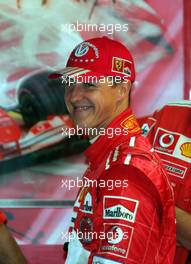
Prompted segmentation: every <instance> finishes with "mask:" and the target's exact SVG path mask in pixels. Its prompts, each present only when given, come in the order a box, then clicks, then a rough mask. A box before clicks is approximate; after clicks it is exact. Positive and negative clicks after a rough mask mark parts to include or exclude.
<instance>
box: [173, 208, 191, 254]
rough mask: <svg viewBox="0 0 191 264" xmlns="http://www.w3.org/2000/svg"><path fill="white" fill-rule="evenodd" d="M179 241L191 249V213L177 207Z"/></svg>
mask: <svg viewBox="0 0 191 264" xmlns="http://www.w3.org/2000/svg"><path fill="white" fill-rule="evenodd" d="M176 222H177V223H176V228H177V242H178V244H180V245H181V246H183V247H185V248H187V249H188V250H191V214H190V213H187V212H185V211H184V210H182V209H180V208H178V207H176Z"/></svg>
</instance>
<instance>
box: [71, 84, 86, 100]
mask: <svg viewBox="0 0 191 264" xmlns="http://www.w3.org/2000/svg"><path fill="white" fill-rule="evenodd" d="M83 95H84V89H83V87H82V86H81V85H80V84H77V85H75V87H73V88H71V93H70V100H71V102H72V103H74V102H76V101H80V100H81V99H82V97H83Z"/></svg>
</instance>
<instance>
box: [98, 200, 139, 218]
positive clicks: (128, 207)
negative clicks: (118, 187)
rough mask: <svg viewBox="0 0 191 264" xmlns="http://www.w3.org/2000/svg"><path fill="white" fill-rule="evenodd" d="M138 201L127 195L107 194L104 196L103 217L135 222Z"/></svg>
mask: <svg viewBox="0 0 191 264" xmlns="http://www.w3.org/2000/svg"><path fill="white" fill-rule="evenodd" d="M138 203H139V202H138V201H137V200H133V199H130V198H126V197H119V196H106V197H104V211H103V218H105V219H121V220H125V221H128V222H132V223H134V222H135V217H136V212H137V208H138Z"/></svg>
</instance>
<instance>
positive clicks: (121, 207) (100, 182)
mask: <svg viewBox="0 0 191 264" xmlns="http://www.w3.org/2000/svg"><path fill="white" fill-rule="evenodd" d="M117 127H118V128H121V127H126V128H127V130H128V132H129V133H128V135H119V136H117V135H114V137H112V138H108V135H105V136H100V137H99V138H98V139H97V140H96V142H95V143H94V144H92V145H91V146H90V147H89V149H88V150H87V151H86V156H87V158H88V160H89V162H90V167H89V169H88V170H87V171H86V173H85V175H84V178H83V179H84V185H83V187H82V188H81V190H80V191H79V194H78V197H77V200H76V203H75V206H74V217H73V219H72V223H71V227H70V232H73V233H70V234H75V233H74V231H75V232H76V234H77V233H78V232H81V233H82V235H83V236H82V239H81V240H80V243H78V244H77V246H76V244H75V243H76V242H75V241H74V240H71V241H70V243H69V251H68V258H67V262H66V264H70V263H73V264H75V263H78V262H75V261H74V260H72V255H74V254H75V252H77V253H76V254H78V258H80V259H81V260H82V261H81V263H84V264H85V263H88V264H90V263H94V262H95V263H104V264H105V263H112V264H115V263H116V264H118V263H123V264H127V263H128V264H130V263H132V264H133V263H144V264H149V263H152V264H154V263H157V264H170V263H172V261H173V258H174V252H175V247H176V238H175V216H174V202H173V195H172V190H171V188H170V186H169V184H168V180H167V177H166V174H165V173H164V170H163V168H162V166H161V165H160V161H159V160H158V157H157V156H156V155H155V154H153V153H152V150H151V151H150V149H151V147H150V145H149V144H148V141H147V140H146V139H145V138H143V137H142V136H140V128H139V127H138V125H137V122H136V119H135V118H134V116H133V115H132V114H131V111H130V110H127V111H125V112H123V113H122V114H121V115H120V116H118V117H117V118H116V119H115V120H114V121H113V122H112V123H111V124H110V126H109V127H108V128H117ZM87 179H88V180H92V181H93V182H94V184H91V182H89V186H88V185H87V183H88V181H87ZM85 183H86V186H85ZM111 183H113V184H114V185H113V188H110V187H111V186H110V187H109V186H108V184H111ZM96 184H97V185H96ZM116 184H117V185H116ZM73 226H74V228H73ZM92 232H95V233H96V235H97V236H98V237H96V236H94V237H93V238H91V237H90V239H89V240H88V239H84V237H85V236H86V237H87V236H88V234H89V235H90V234H91V233H92ZM110 232H112V234H113V233H114V234H116V233H117V237H115V236H114V237H112V238H111V237H109V238H108V234H109V233H110ZM99 234H104V237H102V238H100V236H99ZM125 235H127V236H126V237H125ZM88 242H89V243H88ZM70 258H71V259H70ZM96 261H97V262H96Z"/></svg>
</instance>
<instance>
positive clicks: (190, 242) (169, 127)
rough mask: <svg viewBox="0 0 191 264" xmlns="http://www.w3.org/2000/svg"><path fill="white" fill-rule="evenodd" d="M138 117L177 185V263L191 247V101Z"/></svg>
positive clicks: (170, 105) (171, 180)
mask: <svg viewBox="0 0 191 264" xmlns="http://www.w3.org/2000/svg"><path fill="white" fill-rule="evenodd" d="M139 121H140V124H141V125H142V130H143V135H144V136H147V137H148V139H149V140H150V142H151V144H152V145H153V147H154V148H155V151H156V152H157V153H158V155H159V156H160V158H161V159H162V162H163V165H164V167H165V169H166V171H167V173H168V176H169V179H170V182H171V184H172V187H173V189H174V194H175V203H176V220H177V248H176V255H175V260H174V264H185V263H188V262H186V260H187V259H188V254H189V250H191V101H180V102H175V103H171V104H168V105H165V106H164V107H163V108H162V109H160V110H159V111H156V112H155V113H154V114H153V115H151V116H149V117H146V118H143V119H140V120H139ZM189 263H191V260H190V262H189Z"/></svg>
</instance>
